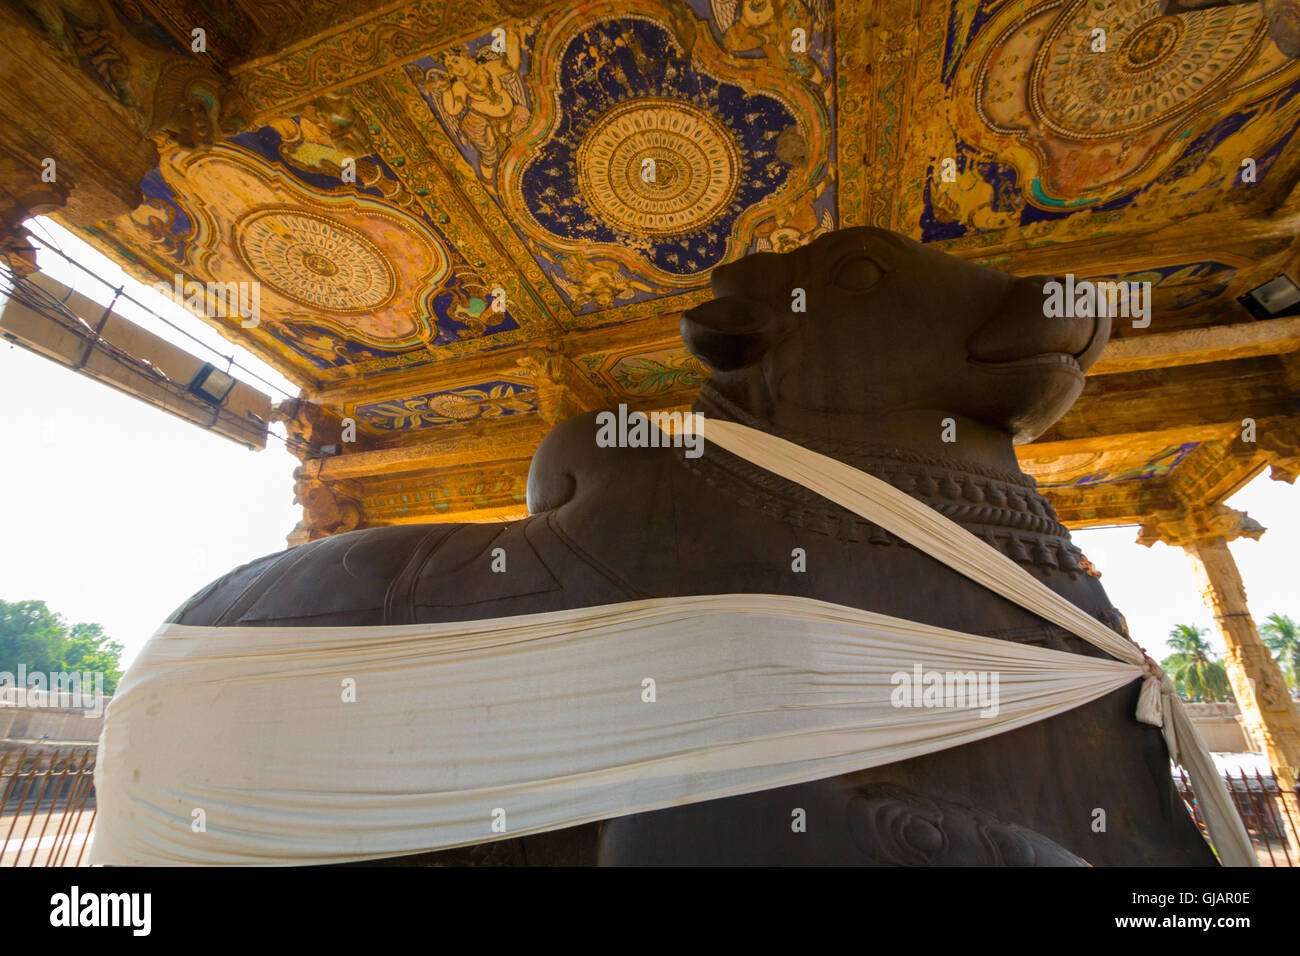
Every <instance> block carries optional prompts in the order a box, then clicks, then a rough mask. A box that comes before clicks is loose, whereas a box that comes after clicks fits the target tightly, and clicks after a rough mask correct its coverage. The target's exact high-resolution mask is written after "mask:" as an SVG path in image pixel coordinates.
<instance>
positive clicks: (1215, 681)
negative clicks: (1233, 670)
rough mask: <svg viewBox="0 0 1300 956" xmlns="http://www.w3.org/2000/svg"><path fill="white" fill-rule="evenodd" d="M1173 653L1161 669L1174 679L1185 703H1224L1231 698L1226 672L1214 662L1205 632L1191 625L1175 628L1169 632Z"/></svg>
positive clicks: (1180, 625) (1218, 663)
mask: <svg viewBox="0 0 1300 956" xmlns="http://www.w3.org/2000/svg"><path fill="white" fill-rule="evenodd" d="M1169 646H1170V647H1172V648H1173V649H1174V653H1173V654H1171V655H1169V656H1168V657H1166V658H1165V659H1164V661H1162V662H1161V664H1160V666H1161V667H1162V668H1164V670H1165V672H1166V673H1167V674H1168V675H1169V676H1170V678H1172V679H1173V682H1174V687H1175V688H1176V689H1177V690H1178V693H1179V694H1181V695H1182V696H1183V697H1185V698H1187V699H1188V700H1227V699H1229V698H1231V697H1232V686H1231V685H1230V684H1229V683H1228V671H1227V669H1226V668H1224V666H1223V664H1222V663H1221V662H1219V661H1216V660H1215V659H1214V658H1215V656H1216V655H1215V653H1214V649H1213V648H1212V647H1210V643H1209V641H1207V640H1206V639H1205V629H1204V628H1201V627H1197V626H1195V625H1194V624H1176V625H1174V627H1173V629H1172V630H1171V631H1170V632H1169Z"/></svg>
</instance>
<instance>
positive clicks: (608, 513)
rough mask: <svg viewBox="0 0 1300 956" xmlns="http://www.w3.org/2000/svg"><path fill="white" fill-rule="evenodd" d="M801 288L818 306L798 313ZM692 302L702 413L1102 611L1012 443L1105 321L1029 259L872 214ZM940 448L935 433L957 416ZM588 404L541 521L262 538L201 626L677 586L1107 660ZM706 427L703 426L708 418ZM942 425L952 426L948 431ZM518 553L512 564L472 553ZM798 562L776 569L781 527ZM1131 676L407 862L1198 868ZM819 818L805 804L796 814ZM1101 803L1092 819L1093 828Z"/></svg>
mask: <svg viewBox="0 0 1300 956" xmlns="http://www.w3.org/2000/svg"><path fill="white" fill-rule="evenodd" d="M795 289H802V290H803V294H804V296H805V297H806V311H803V312H796V311H793V310H792V308H791V304H792V301H793V296H794V290H795ZM713 291H714V294H715V298H714V300H713V301H711V302H708V303H706V304H704V305H701V306H699V307H698V308H695V309H692V310H691V311H690V312H688V313H686V315H685V316H684V317H683V319H682V337H683V338H684V340H685V342H686V345H687V346H688V347H689V348H690V350H691V351H692V352H693V353H694V354H695V355H696V356H697V357H698V358H699V359H700V360H701V361H703V362H704V363H706V364H707V365H708V367H709V368H710V370H711V372H712V374H711V377H710V379H709V381H708V383H707V384H706V385H705V386H704V388H703V389H702V391H701V393H700V396H699V399H698V401H697V403H696V409H697V410H699V411H701V412H704V413H705V414H706V415H707V416H709V417H711V418H723V419H730V420H733V421H737V422H740V423H742V424H746V425H749V426H751V427H754V428H759V429H763V430H766V431H769V432H772V433H775V434H777V435H780V436H783V437H785V438H788V439H789V440H791V441H794V442H796V443H798V444H800V445H803V446H805V447H807V448H809V449H812V450H814V451H818V452H821V453H823V454H826V455H829V456H831V457H834V458H838V459H840V460H842V461H844V462H847V463H849V464H851V465H853V466H855V467H857V468H859V469H862V470H864V471H867V472H869V473H871V474H873V475H876V476H878V477H882V478H884V479H885V480H887V481H889V482H891V483H892V484H893V485H894V486H895V487H897V488H899V489H901V490H903V491H906V492H907V493H909V494H911V495H913V496H915V497H917V498H919V499H921V500H922V501H924V502H926V503H927V504H929V505H932V506H933V507H934V508H936V509H938V510H939V511H940V512H941V513H942V514H944V515H946V516H948V517H949V518H951V519H952V520H954V521H956V522H959V523H960V524H962V525H964V526H965V527H966V528H967V529H968V530H970V531H972V532H973V533H975V534H976V535H978V536H979V537H981V538H982V539H983V540H984V541H986V542H988V543H989V544H991V545H993V546H994V547H996V548H998V549H999V550H1001V551H1002V552H1004V553H1005V554H1006V555H1008V556H1009V557H1011V558H1012V559H1014V560H1015V561H1017V562H1019V563H1020V564H1021V565H1022V566H1024V567H1026V568H1028V569H1030V571H1031V572H1032V573H1033V574H1035V575H1036V576H1038V577H1039V578H1040V579H1041V580H1042V581H1044V582H1045V583H1046V584H1047V586H1048V587H1050V588H1052V589H1053V590H1055V591H1057V592H1058V593H1060V594H1062V595H1063V596H1065V597H1067V598H1068V599H1069V600H1070V601H1072V602H1074V603H1075V604H1076V605H1078V606H1079V607H1080V608H1082V609H1084V610H1085V611H1086V612H1088V613H1090V614H1093V615H1095V616H1096V617H1097V618H1099V619H1100V620H1102V621H1103V622H1104V623H1106V624H1108V625H1109V626H1111V627H1113V628H1116V629H1121V630H1122V629H1123V627H1124V625H1123V622H1122V619H1121V617H1120V615H1119V614H1118V613H1117V612H1116V611H1115V609H1114V608H1113V607H1112V606H1111V604H1110V602H1109V601H1108V600H1107V598H1106V595H1105V592H1104V591H1103V590H1102V588H1101V585H1100V583H1099V582H1098V581H1097V580H1096V579H1095V578H1093V577H1090V576H1088V575H1087V574H1085V573H1083V572H1082V571H1081V569H1080V562H1079V559H1080V557H1081V555H1080V552H1079V551H1078V550H1077V549H1076V548H1075V547H1074V546H1073V545H1072V544H1071V543H1070V540H1069V535H1068V534H1067V532H1066V530H1065V528H1064V527H1062V526H1061V525H1060V524H1059V523H1058V521H1057V520H1056V516H1055V514H1054V512H1053V511H1052V508H1051V507H1050V506H1049V505H1048V503H1047V502H1046V501H1045V500H1044V499H1043V498H1042V497H1041V496H1040V495H1039V494H1038V493H1037V492H1036V491H1035V490H1034V482H1033V481H1032V480H1030V479H1028V478H1026V477H1025V476H1024V475H1023V474H1022V473H1021V472H1020V470H1019V468H1018V466H1017V463H1016V457H1015V455H1014V453H1013V451H1012V446H1013V443H1016V442H1024V441H1028V440H1031V439H1033V438H1034V437H1036V436H1037V435H1039V434H1040V433H1041V432H1042V431H1043V430H1045V429H1046V428H1047V427H1049V426H1050V425H1051V424H1052V423H1053V422H1054V421H1056V419H1057V418H1058V417H1060V416H1061V415H1062V414H1063V413H1064V412H1065V411H1066V409H1068V408H1069V406H1070V404H1071V403H1072V402H1073V401H1074V399H1075V398H1076V397H1077V396H1078V395H1079V392H1080V390H1081V389H1082V387H1083V381H1084V371H1085V370H1086V369H1087V368H1088V366H1089V365H1090V364H1091V363H1092V362H1093V361H1095V359H1096V358H1097V356H1098V354H1099V353H1100V352H1101V349H1102V347H1103V346H1104V345H1105V342H1106V338H1107V335H1108V334H1109V321H1108V320H1107V319H1105V318H1068V317H1063V318H1055V319H1049V318H1045V317H1044V310H1043V306H1042V303H1043V280H1041V279H1017V278H1014V277H1012V276H1008V275H1004V274H1002V273H1000V272H996V271H994V270H991V269H987V268H984V267H981V266H977V265H973V264H970V263H967V262H963V261H961V260H958V259H955V258H951V257H949V256H946V255H943V254H941V253H938V252H935V251H932V250H929V249H926V248H924V247H923V246H921V245H919V244H918V243H916V242H913V241H911V240H908V239H905V238H902V237H900V236H897V235H894V234H892V233H889V232H886V231H883V230H877V229H868V228H859V229H849V230H844V231H841V232H838V233H834V234H831V235H827V236H824V237H822V238H820V239H818V240H817V241H815V242H813V243H812V244H810V245H808V246H806V247H804V248H802V249H799V250H797V251H794V252H791V253H788V254H772V253H763V254H758V255H752V256H749V257H747V258H745V259H743V260H741V261H739V262H737V263H735V264H733V265H727V266H723V267H720V268H718V269H717V270H716V271H715V272H714V273H713ZM945 419H952V420H953V421H952V423H949V425H948V426H947V427H948V429H949V430H950V431H951V429H952V425H953V424H955V437H956V441H953V442H945V441H943V440H942V434H943V432H944V429H945V425H944V420H945ZM596 431H597V423H596V419H595V416H594V415H590V414H589V415H584V416H581V417H578V418H574V419H571V420H569V421H566V422H564V423H563V424H561V425H560V426H558V427H557V428H555V429H554V430H553V431H552V432H551V433H550V435H549V436H548V437H547V438H546V439H545V440H544V441H543V443H542V445H541V447H540V448H539V449H538V452H537V455H536V456H535V458H534V460H533V463H532V469H531V472H530V474H529V479H528V506H529V511H530V512H531V516H530V517H528V518H526V519H524V520H521V521H515V522H511V523H508V524H461V525H451V524H431V525H417V526H411V525H408V526H400V527H390V528H376V529H372V530H363V531H354V532H350V533H347V534H340V535H337V536H334V537H330V538H326V539H323V540H319V541H314V542H312V543H310V544H306V545H303V546H302V547H300V548H297V549H295V550H291V551H287V552H284V553H281V554H276V555H272V556H269V557H266V558H262V559H260V560H258V561H254V562H252V563H251V564H248V565H246V566H244V567H242V568H239V569H238V570H236V571H233V572H231V573H230V574H229V575H227V576H226V577H224V578H222V579H221V580H219V581H217V582H215V583H214V584H212V585H211V586H209V587H208V588H206V589H205V590H204V591H202V592H201V593H200V594H198V595H196V596H195V597H194V598H193V599H192V600H190V601H189V602H188V603H186V604H185V605H184V606H183V607H182V608H181V609H180V610H179V611H178V612H177V613H176V614H175V616H174V618H173V620H174V621H176V622H178V623H181V624H195V625H242V626H272V625H290V624H292V625H304V624H310V625H368V624H380V623H383V624H408V623H421V622H449V621H463V620H469V619H478V618H490V617H498V616H506V615H516V614H528V613H533V612H542V611H554V610H560V609H565V608H579V607H588V606H595V605H602V604H613V603H618V602H624V601H630V600H636V599H639V598H648V597H671V596H681V595H693V594H724V593H731V592H755V593H775V594H788V595H797V596H805V597H810V598H816V599H820V600H824V601H829V602H834V603H837V604H843V605H849V606H852V607H856V608H862V609H865V610H869V611H876V612H880V613H884V614H889V615H893V616H895V617H900V618H906V619H911V620H914V621H919V622H922V623H926V624H930V625H935V626H939V627H946V628H952V629H955V630H960V631H966V632H968V633H972V634H978V635H984V636H989V637H995V638H1000V639H1003V640H1007V641H1019V642H1026V643H1029V644H1036V645H1039V646H1042V647H1048V648H1054V649H1057V650H1063V651H1068V652H1071V653H1074V654H1084V655H1091V656H1103V655H1102V652H1101V651H1098V650H1096V649H1095V648H1093V647H1092V646H1091V645H1089V644H1087V643H1085V642H1084V641H1082V640H1080V639H1078V638H1075V637H1073V636H1071V635H1069V634H1068V633H1066V632H1065V631H1064V630H1062V629H1061V628H1059V627H1057V626H1055V625H1051V624H1048V623H1047V622H1045V621H1043V620H1041V619H1039V618H1037V617H1035V616H1033V615H1032V614H1030V613H1029V612H1027V611H1025V610H1023V609H1021V608H1020V607H1018V606H1016V605H1014V604H1012V603H1011V602H1009V601H1007V600H1006V599H1004V598H1002V597H999V596H997V595H995V594H994V593H992V592H990V591H988V590H986V589H984V588H982V587H981V586H979V585H978V584H975V583H973V582H971V581H970V580H968V579H966V578H964V577H963V576H961V575H960V574H958V573H957V572H955V571H952V570H950V569H949V568H948V567H946V566H944V565H942V564H940V563H939V562H937V561H936V560H934V559H932V558H930V557H929V556H927V555H925V554H923V553H921V552H920V551H918V550H916V549H915V548H912V547H910V546H906V545H903V544H902V543H901V542H900V541H899V540H898V539H897V538H894V537H893V536H891V535H890V534H888V533H886V532H885V531H884V530H883V529H881V528H879V527H875V526H872V525H870V524H868V523H867V522H865V521H863V520H862V519H860V518H858V517H856V516H854V515H853V514H851V513H850V512H848V511H846V510H843V509H841V508H840V507H838V506H837V505H834V504H832V503H830V502H828V501H826V500H824V499H821V498H819V497H818V496H817V495H815V494H813V493H812V492H809V491H807V490H806V489H804V488H802V486H799V485H796V484H794V483H792V482H789V481H786V480H785V479H783V478H779V477H777V476H775V475H773V474H771V473H768V472H765V471H763V470H761V469H759V468H757V467H756V466H753V465H751V464H749V463H747V462H745V461H743V460H742V459H740V458H737V457H735V456H732V455H730V454H728V453H727V452H725V451H723V450H721V449H720V448H718V447H717V446H715V445H713V444H711V443H707V444H706V450H705V453H704V454H703V456H702V457H698V458H691V457H687V456H685V455H683V453H682V451H681V450H680V449H672V448H602V447H600V446H599V445H598V443H597V441H596V440H595V433H596ZM706 434H707V432H706ZM949 437H951V435H950V436H949ZM495 548H505V549H506V551H507V553H508V554H509V555H510V573H508V574H492V573H484V570H485V569H486V568H488V566H489V563H490V561H489V559H488V555H489V554H490V552H491V551H492V550H493V549H495ZM795 548H802V549H804V552H805V553H806V556H807V568H808V570H807V572H806V573H796V572H795V571H794V570H792V562H791V554H792V552H793V549H795ZM1139 684H1140V682H1138V681H1135V682H1134V683H1132V684H1131V685H1129V686H1127V687H1125V688H1124V689H1123V690H1120V691H1117V692H1114V693H1111V694H1109V695H1106V696H1104V697H1101V698H1099V699H1097V700H1095V701H1093V702H1092V703H1090V704H1087V705H1085V706H1081V707H1078V708H1076V709H1074V710H1071V711H1067V712H1065V713H1063V714H1060V715H1059V716H1056V717H1053V718H1050V719H1047V720H1043V721H1039V722H1037V723H1033V724H1030V725H1029V726H1026V727H1023V728H1021V729H1018V730H1014V731H1011V732H1008V733H1003V734H1000V735H997V736H993V737H990V738H987V739H985V740H982V741H979V742H977V743H971V744H967V745H964V746H960V747H957V748H954V749H949V750H944V751H940V752H937V753H934V754H931V755H928V756H924V757H919V758H914V759H909V760H905V761H902V762H899V763H894V764H890V765H886V766H881V767H877V768H874V769H870V770H866V771H861V772H858V773H853V774H848V775H843V776H839V777H833V778H830V779H823V780H818V781H815V782H811V783H806V784H800V785H798V786H792V787H784V788H780V789H774V790H766V791H761V792H757V793H752V794H749V795H745V796H738V797H728V798H724V799H719V800H713V801H707V802H703V803H696V804H693V805H689V806H683V807H678V808H672V809H665V810H660V811H656V812H652V813H642V814H637V815H632V816H625V817H619V818H615V819H611V820H606V821H603V822H601V823H596V824H589V825H586V826H580V827H575V828H571V829H567V830H561V831H557V832H553V833H549V834H542V835H538V836H529V837H522V838H514V839H506V840H501V841H499V842H496V843H487V844H482V845H480V846H476V847H470V848H467V849H459V850H449V851H443V852H441V853H434V854H426V855H424V856H422V857H406V858H403V860H404V861H405V862H415V861H420V860H423V861H429V862H435V861H436V862H505V863H514V862H519V863H523V862H528V863H537V862H546V863H561V862H563V863H579V862H599V863H613V864H619V863H632V864H636V863H664V864H690V863H739V864H839V863H844V864H854V863H861V864H936V865H937V864H1040V865H1042V864H1049V865H1052V864H1055V865H1070V864H1079V863H1082V862H1085V861H1086V862H1088V863H1093V864H1134V863H1151V864H1165V865H1169V864H1178V865H1205V864H1213V863H1214V857H1213V855H1212V854H1211V852H1210V850H1209V848H1208V846H1207V845H1206V843H1205V842H1204V841H1203V840H1202V838H1201V837H1200V835H1199V833H1198V831H1197V829H1196V827H1195V826H1194V825H1193V823H1192V821H1191V819H1190V818H1189V816H1188V814H1187V813H1186V811H1185V810H1184V808H1183V806H1182V804H1181V800H1180V799H1179V797H1178V796H1177V795H1176V793H1175V792H1174V789H1173V787H1172V784H1171V780H1170V774H1169V763H1168V756H1167V752H1166V749H1165V745H1164V742H1163V741H1162V739H1161V735H1160V731H1159V730H1157V729H1156V728H1154V727H1151V726H1148V725H1146V724H1141V723H1138V722H1137V721H1136V720H1135V719H1134V708H1135V704H1136V700H1137V696H1138V692H1139ZM793 807H798V808H803V809H804V810H805V811H806V814H807V819H808V820H809V821H810V822H813V821H815V825H809V826H808V828H807V832H795V829H794V828H792V827H791V825H790V821H791V808H793ZM1098 809H1100V810H1103V811H1105V819H1106V827H1105V829H1104V831H1103V830H1100V828H1096V827H1095V826H1094V824H1095V821H1097V820H1098V819H1099V818H1098V815H1097V813H1096V811H1097V810H1098Z"/></svg>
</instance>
